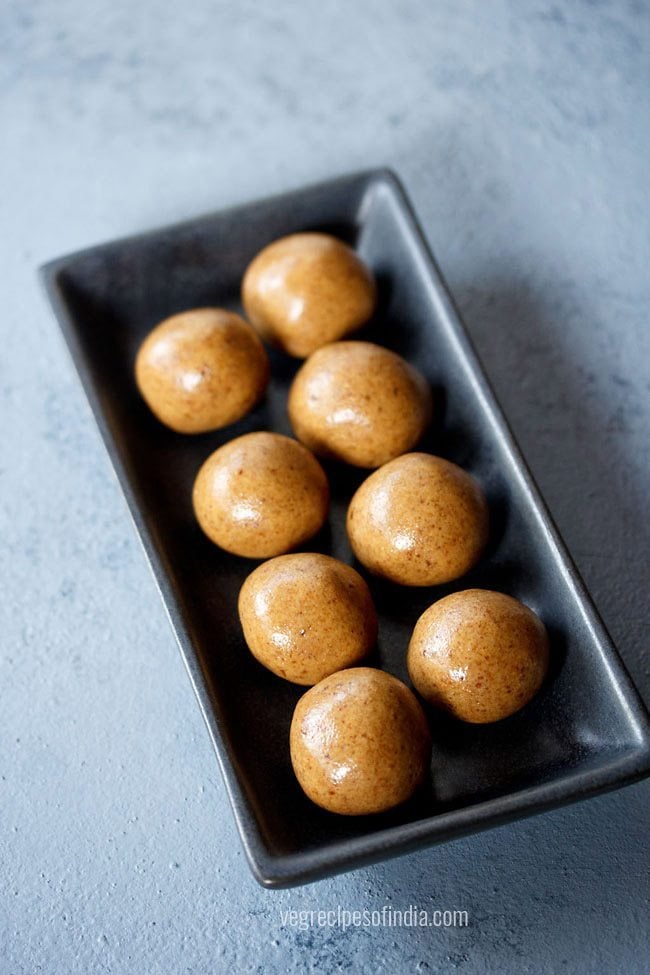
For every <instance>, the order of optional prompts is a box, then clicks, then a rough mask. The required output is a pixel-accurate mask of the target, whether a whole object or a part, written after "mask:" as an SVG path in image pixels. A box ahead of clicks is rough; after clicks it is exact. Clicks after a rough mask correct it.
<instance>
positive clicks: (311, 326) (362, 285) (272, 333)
mask: <svg viewBox="0 0 650 975" xmlns="http://www.w3.org/2000/svg"><path fill="white" fill-rule="evenodd" d="M376 300H377V289H376V286H375V281H374V278H373V276H372V274H371V272H370V271H369V269H368V268H367V267H366V265H365V264H364V263H363V261H362V260H361V258H360V257H358V255H357V254H356V253H355V252H354V250H353V249H352V248H351V247H348V245H347V244H344V243H343V241H341V240H338V239H337V238H336V237H332V236H330V235H329V234H321V233H301V234H291V235H289V236H288V237H283V238H281V239H280V240H276V241H273V242H272V243H271V244H269V245H268V247H265V248H264V250H262V251H261V252H260V253H259V254H258V255H257V257H256V258H255V259H254V260H253V261H252V263H251V264H250V265H249V266H248V268H247V270H246V273H245V274H244V280H243V282H242V301H243V304H244V308H245V310H246V315H247V317H248V319H249V321H250V322H251V323H252V324H253V325H254V326H255V328H257V329H258V330H259V332H260V334H261V335H263V336H264V338H266V339H267V340H268V341H269V342H271V343H272V344H273V345H277V346H279V347H280V348H282V349H284V351H285V352H288V353H289V354H290V355H293V356H296V357H298V358H301V359H302V358H305V357H306V356H308V355H310V354H311V353H312V352H314V351H315V350H316V349H318V348H320V346H321V345H325V343H327V342H333V341H334V340H335V339H340V338H342V337H343V336H344V335H348V334H349V333H350V332H354V331H356V330H357V329H358V328H360V327H361V326H362V325H364V324H365V323H366V322H367V321H368V319H369V318H370V317H371V315H372V313H373V311H374V308H375V303H376Z"/></svg>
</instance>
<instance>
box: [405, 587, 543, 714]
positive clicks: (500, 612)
mask: <svg viewBox="0 0 650 975" xmlns="http://www.w3.org/2000/svg"><path fill="white" fill-rule="evenodd" d="M407 660H408V671H409V676H410V678H411V680H412V681H413V684H414V686H415V688H416V689H417V690H418V692H419V693H420V694H421V695H422V697H423V698H425V699H426V700H427V701H428V702H429V703H430V704H433V705H434V706H435V707H439V708H442V709H443V710H445V711H448V712H450V713H451V714H453V715H454V717H456V718H460V719H461V720H462V721H469V722H471V723H472V724H487V723H489V722H491V721H501V720H502V719H503V718H507V717H509V716H510V715H511V714H514V713H515V711H519V710H520V708H522V707H524V705H525V704H527V703H528V702H529V701H530V700H531V699H532V698H533V697H534V696H535V694H536V693H537V691H538V690H539V688H540V687H541V685H542V681H543V680H544V677H545V676H546V672H547V670H548V662H549V640H548V636H547V633H546V629H545V627H544V624H543V623H542V621H541V620H540V619H539V617H538V616H537V615H536V614H535V613H534V612H533V611H532V610H531V609H529V608H528V606H524V605H523V604H522V603H520V602H519V601H518V600H516V599H513V598H512V596H508V595H505V594H504V593H500V592H491V591H488V590H485V589H466V590H464V591H461V592H455V593H451V595H449V596H445V597H444V599H439V600H438V601H437V602H435V603H434V604H433V605H432V606H430V607H429V609H427V610H425V612H424V613H423V614H422V616H420V618H419V620H418V621H417V623H416V625H415V630H414V631H413V636H412V638H411V642H410V643H409V648H408V657H407Z"/></svg>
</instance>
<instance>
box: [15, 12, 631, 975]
mask: <svg viewBox="0 0 650 975" xmlns="http://www.w3.org/2000/svg"><path fill="white" fill-rule="evenodd" d="M0 17H1V24H0V45H1V47H0V105H1V116H2V129H1V131H2V134H3V150H2V152H1V153H0V187H1V191H0V208H1V212H0V226H1V227H2V233H1V234H0V268H2V298H3V311H2V316H1V318H0V329H1V342H2V355H1V356H0V423H1V427H2V437H1V441H0V442H1V444H2V452H1V458H0V485H1V492H2V493H1V501H0V518H1V527H0V543H1V546H2V548H1V563H0V564H1V573H2V599H1V600H0V633H1V634H2V677H1V684H0V686H1V688H2V699H1V705H0V736H1V739H0V740H1V741H2V749H1V754H0V775H1V779H0V784H1V809H2V818H1V832H0V863H1V864H2V869H1V871H0V889H1V905H0V973H2V975H34V973H40V972H43V973H56V975H59V973H61V975H88V973H94V972H110V973H138V975H143V973H146V975H157V973H165V975H168V973H174V975H176V973H190V972H191V973H221V972H235V973H239V972H248V971H251V972H257V971H259V972H262V971H264V972H271V973H273V972H282V973H290V972H304V971H311V970H318V971H319V972H322V973H329V972H336V971H354V972H373V973H374V972H387V973H393V975H394V973H401V972H437V971H445V972H446V971H454V972H455V971H459V972H462V973H482V972H486V971H488V972H500V973H501V972H517V973H525V972H530V973H546V972H548V973H556V972H564V971H566V972H571V973H588V972H589V973H599V975H603V973H610V972H611V973H618V972H623V971H625V972H628V973H636V972H639V973H640V972H645V971H647V966H648V956H649V945H648V927H647V918H648V897H649V893H650V891H649V887H648V876H649V875H650V869H649V868H650V863H649V856H648V834H647V822H648V814H647V810H648V805H649V802H650V787H649V785H648V783H645V784H640V785H637V786H634V787H631V788H628V789H626V790H623V791H621V792H619V793H615V794H611V795H609V796H606V797H602V798H599V799H596V800H593V801H590V802H587V803H583V804H581V805H578V806H575V807H571V808H568V809H565V810H561V811H557V812H553V813H549V814H547V815H545V816H542V817H539V818H536V819H533V820H528V821H525V822H521V823H518V824H515V825H512V826H508V827H506V828H501V829H498V830H494V831H492V832H489V833H485V834H483V835H479V836H475V837H471V838H469V839H466V840H462V841H458V842H455V843H452V844H448V845H446V846H442V847H439V848H437V849H433V850H430V851H428V852H424V853H420V854H417V855H413V856H410V857H407V858H404V859H401V860H397V861H393V862H390V863H388V864H385V865H382V866H378V867H374V868H372V869H366V870H363V871H360V872H358V873H356V874H349V875H347V876H342V877H339V878H337V879H334V880H332V881H327V882H323V883H319V884H316V885H314V886H311V887H307V888H303V889H298V890H293V891H281V892H270V891H264V890H262V889H260V888H258V887H257V885H256V884H255V882H254V881H253V879H252V878H251V876H250V875H249V873H248V870H247V867H246V864H245V863H244V858H243V854H242V852H241V850H240V847H239V842H238V839H237V836H236V832H235V828H234V825H233V821H232V818H231V814H230V810H229V807H228V803H227V800H226V797H225V794H224V790H223V787H222V784H221V781H220V778H219V774H218V771H217V768H216V764H215V759H214V757H213V754H212V751H211V748H210V746H209V743H208V738H207V734H206V732H205V731H204V728H203V725H202V723H201V719H200V717H199V713H198V708H197V707H196V705H195V702H194V699H193V696H192V692H191V690H190V686H189V683H188V681H187V678H186V676H185V673H184V670H183V667H182V664H181V660H180V657H179V655H178V652H177V650H176V647H175V644H174V640H173V638H172V634H171V631H170V629H169V627H168V624H167V621H166V619H165V616H164V612H163V609H162V606H161V605H160V602H159V599H158V596H157V594H156V591H155V587H154V584H153V582H152V579H151V577H150V575H149V572H148V569H147V567H146V565H145V561H144V558H143V556H142V554H141V551H140V549H139V546H138V543H137V541H136V539H135V537H134V533H133V531H132V528H131V526H130V523H129V519H128V516H127V512H126V507H125V504H124V502H123V500H122V498H121V496H120V493H119V490H118V489H117V487H116V484H115V482H114V480H113V477H112V475H111V472H110V469H109V466H108V462H107V460H106V458H105V456H104V453H103V449H102V447H101V445H100V441H99V436H98V434H97V432H96V430H95V428H94V426H93V422H92V420H91V418H90V415H89V410H88V408H87V406H86V403H85V401H84V398H83V396H82V393H81V391H80V388H79V386H78V384H77V380H76V378H75V376H74V374H73V371H72V368H71V366H70V364H69V362H68V359H67V356H66V353H65V351H64V349H63V346H62V343H61V341H60V339H59V337H58V334H57V328H56V326H55V324H54V321H53V319H52V316H51V314H50V312H49V310H48V308H47V307H46V304H45V301H44V299H43V297H42V296H41V294H40V291H39V288H38V286H37V282H36V279H35V267H36V266H37V265H38V264H39V263H40V262H42V261H44V260H46V259H48V258H51V257H54V256H57V255H59V254H61V253H65V252H68V251H71V250H74V249H76V248H81V247H84V246H86V245H90V244H94V243H96V242H99V241H103V240H106V239H109V238H112V237H114V236H118V235H124V234H128V233H131V232H134V231H138V230H141V229H143V228H148V227H152V226H155V225H159V224H163V223H166V222H169V221H174V220H177V219H180V218H184V217H188V216H192V215H194V214H197V213H200V212H202V211H206V210H210V209H216V208H218V207H220V206H222V205H227V204H231V203H234V202H238V201H244V200H247V199H249V198H253V197H257V196H262V195H265V194H267V193H271V192H275V191H279V190H282V189H287V188H291V187H294V186H297V185H300V184H302V183H305V182H312V181H315V180H318V179H321V178H325V177H328V176H330V175H332V174H335V173H338V172H343V171H348V170H353V169H356V168H361V167H367V166H374V165H377V164H389V165H391V166H393V167H395V169H396V170H397V171H398V172H399V173H400V174H401V176H402V177H403V179H404V181H405V183H406V186H407V188H408V190H409V191H410V193H411V194H412V197H413V199H414V202H415V205H416V207H417V209H418V212H419V214H420V216H421V219H422V221H423V224H424V227H425V229H426V232H427V234H428V237H429V239H430V241H431V243H432V245H433V247H434V249H435V252H436V254H437V256H438V258H439V261H440V264H441V266H442V268H443V271H444V273H445V274H446V276H447V278H448V280H449V283H450V285H451V287H452V289H453V291H454V292H455V295H456V297H457V299H458V302H459V304H460V307H461V310H462V311H463V313H464V315H465V318H466V321H467V324H468V327H469V330H470V332H471V334H472V336H473V338H474V340H475V342H476V344H477V346H478V349H479V352H480V354H481V356H482V358H483V360H484V362H485V366H486V369H487V372H488V374H489V376H490V378H491V379H492V381H493V383H494V385H495V387H496V391H497V394H498V396H499V398H500V400H501V402H502V404H503V406H504V408H505V410H506V413H507V415H508V417H509V418H510V420H511V422H512V425H513V427H514V430H515V433H516V435H517V436H518V438H519V441H520V443H521V446H522V448H523V451H524V454H525V456H526V457H527V459H528V461H529V462H530V465H531V466H532V469H533V472H534V474H535V475H536V477H537V479H538V481H539V484H540V486H541V488H542V491H543V493H544V495H545V497H546V499H547V501H548V503H549V506H550V508H551V510H552V512H553V514H554V516H555V517H556V519H557V522H558V524H559V527H560V529H561V531H562V532H563V534H564V536H565V538H566V541H567V543H568V546H569V549H570V551H571V552H572V554H573V555H574V557H575V559H576V561H577V563H578V566H579V568H580V570H581V571H582V573H583V574H584V577H585V580H586V582H587V584H588V586H589V588H590V589H591V592H592V594H593V596H594V598H595V601H596V603H597V605H598V607H599V608H600V610H601V612H602V614H603V616H604V618H605V621H606V623H607V624H608V626H609V628H610V630H611V632H612V635H613V637H614V639H615V641H616V643H617V644H618V646H619V647H620V649H621V651H622V653H623V656H624V658H625V660H626V662H627V664H628V666H629V668H630V670H631V671H632V674H633V676H634V678H635V680H636V681H637V683H638V684H639V686H640V687H641V688H642V690H643V691H644V693H645V695H646V700H647V699H648V698H650V674H649V668H648V656H647V654H648V642H647V633H648V610H647V588H648V586H647V584H648V565H647V559H648V550H649V542H650V538H649V537H648V516H647V503H648V474H649V472H650V445H649V438H648V430H649V419H650V396H649V379H650V375H649V374H650V369H649V364H650V326H649V322H648V314H649V312H648V309H649V306H650V304H649V302H650V278H649V276H648V268H649V267H650V240H649V235H648V189H649V187H648V182H649V181H648V160H649V159H650V118H649V110H648V91H649V90H650V44H649V43H648V42H649V32H650V15H649V8H648V4H647V3H640V2H633V0H618V2H615V0H612V2H591V3H587V2H581V0H573V2H571V3H566V4H560V3H558V4H555V5H554V4H552V3H542V2H534V0H519V2H515V0H511V2H509V3H508V2H505V0H496V2H490V0H453V2H452V0H446V2H425V0H403V2H401V3H399V4H397V3H388V2H383V0H377V2H372V0H363V2H359V0H357V2H355V0H350V2H347V3H312V2H305V3H298V2H291V0H274V2H273V3H268V4H262V3H258V4H255V3H250V2H240V3H234V2H232V3H219V2H208V0H198V2H190V3H186V4H181V5H178V6H176V5H169V4H164V3H161V2H155V0H138V2H136V3H127V2H126V0H92V2H86V3H83V2H82V0H57V2H56V3H55V2H53V0H32V2H31V3H29V4H27V3H24V2H22V0H3V3H2V4H1V6H0ZM410 903H414V904H418V905H419V906H420V907H424V908H428V909H433V908H461V909H466V910H467V911H468V912H469V918H470V925H469V927H468V928H465V929H449V930H443V929H402V930H398V929H390V928H385V929H373V930H369V929H358V930H352V931H349V932H348V933H347V934H344V933H343V932H341V931H340V930H337V929H329V930H328V929H314V930H307V931H300V930H294V929H283V928H282V924H281V917H280V912H281V911H283V910H286V909H288V908H295V909H312V908H315V909H318V908H336V906H337V905H341V907H342V908H343V909H344V910H353V909H363V908H364V907H371V908H376V907H378V908H381V907H382V906H383V905H385V904H388V905H392V906H393V907H394V908H399V907H404V906H406V905H408V904H410Z"/></svg>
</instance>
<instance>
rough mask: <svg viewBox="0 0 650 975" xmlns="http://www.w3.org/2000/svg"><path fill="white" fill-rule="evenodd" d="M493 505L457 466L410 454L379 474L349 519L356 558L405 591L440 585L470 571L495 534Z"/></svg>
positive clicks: (358, 496) (370, 479)
mask: <svg viewBox="0 0 650 975" xmlns="http://www.w3.org/2000/svg"><path fill="white" fill-rule="evenodd" d="M488 525H489V516H488V508H487V502H486V500H485V497H484V495H483V491H482V490H481V487H480V485H479V484H478V482H477V481H476V480H475V479H474V478H473V477H472V476H471V475H470V474H468V473H467V471H464V470H462V468H460V467H458V465H457V464H452V463H451V462H450V461H447V460H444V459H443V458H441V457H434V456H432V455H431V454H421V453H412V454H404V455H403V456H402V457H397V458H396V459H395V460H392V461H390V462H389V463H388V464H384V466H383V467H380V468H379V470H377V471H375V472H374V473H372V474H371V475H370V476H369V477H367V478H366V480H365V481H364V482H363V483H362V484H361V486H360V487H359V488H358V490H357V491H356V493H355V495H354V497H353V498H352V500H351V502H350V507H349V509H348V515H347V532H348V537H349V539H350V544H351V546H352V549H353V550H354V554H355V555H356V557H357V558H358V559H359V561H360V562H362V563H363V565H365V566H366V568H367V569H370V571H371V572H374V573H375V574H377V575H381V576H384V577H385V578H386V579H390V580H391V582H397V583H400V584H401V585H404V586H433V585H438V584H440V583H443V582H450V581H451V580H453V579H457V578H458V577H459V576H462V575H464V574H465V572H468V571H469V569H471V568H472V566H473V565H475V564H476V562H477V561H478V559H479V558H480V555H481V552H482V551H483V548H484V546H485V543H486V541H487V536H488Z"/></svg>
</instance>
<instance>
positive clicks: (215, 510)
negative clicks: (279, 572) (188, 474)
mask: <svg viewBox="0 0 650 975" xmlns="http://www.w3.org/2000/svg"><path fill="white" fill-rule="evenodd" d="M192 500H193V504H194V513H195V515H196V518H197V520H198V522H199V525H200V526H201V528H202V529H203V531H204V532H205V534H206V535H207V536H208V538H210V539H211V540H212V541H213V542H215V544H216V545H219V546H220V547H221V548H223V549H225V550H226V551H227V552H232V553H234V554H235V555H243V556H246V557H248V558H252V559H267V558H270V557H271V556H274V555H282V554H283V553H284V552H289V551H290V550H291V549H293V548H296V547H297V546H298V545H302V544H303V543H304V542H306V541H307V540H308V539H309V538H311V537H312V536H313V535H315V534H316V532H317V531H318V530H319V529H320V528H321V527H322V525H323V523H324V521H325V519H326V517H327V510H328V506H329V487H328V483H327V478H326V476H325V472H324V471H323V468H322V467H321V466H320V464H319V463H318V461H317V460H316V458H315V457H314V455H313V454H312V453H310V451H309V450H307V448H306V447H303V445H302V444H299V443H298V442H297V441H296V440H292V439H291V438H290V437H284V436H282V435H281V434H279V433H266V432H260V433H247V434H245V435H244V436H243V437H237V438H236V439H235V440H231V441H230V442H229V443H226V444H224V446H223V447H219V449H218V450H215V452H214V453H213V454H212V455H211V456H210V457H208V459H207V460H206V461H205V463H204V464H203V466H202V467H201V469H200V471H199V473H198V475H197V477H196V480H195V482H194V491H193V495H192Z"/></svg>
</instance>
